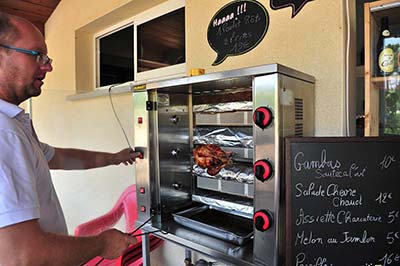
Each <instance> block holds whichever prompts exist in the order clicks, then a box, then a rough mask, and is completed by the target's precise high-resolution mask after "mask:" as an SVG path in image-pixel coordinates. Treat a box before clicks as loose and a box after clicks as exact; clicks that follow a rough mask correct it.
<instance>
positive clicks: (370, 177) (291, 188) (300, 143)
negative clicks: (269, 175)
mask: <svg viewBox="0 0 400 266" xmlns="http://www.w3.org/2000/svg"><path fill="white" fill-rule="evenodd" d="M285 145H286V155H285V156H286V159H285V168H286V180H285V181H286V184H285V187H286V189H285V197H286V245H287V248H286V261H287V265H289V266H291V265H296V266H355V265H356V266H390V265H392V266H394V265H400V191H399V190H400V137H379V138H378V137H376V138H375V137H373V138H372V137H371V138H288V139H286V142H285Z"/></svg>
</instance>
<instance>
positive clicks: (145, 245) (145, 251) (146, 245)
mask: <svg viewBox="0 0 400 266" xmlns="http://www.w3.org/2000/svg"><path fill="white" fill-rule="evenodd" d="M142 257H143V266H150V238H149V235H148V234H144V235H142Z"/></svg>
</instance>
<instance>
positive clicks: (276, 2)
mask: <svg viewBox="0 0 400 266" xmlns="http://www.w3.org/2000/svg"><path fill="white" fill-rule="evenodd" d="M311 1H312V0H271V2H270V3H271V8H272V9H274V10H277V9H281V8H285V7H290V6H291V7H292V18H294V16H296V15H297V14H298V13H299V12H300V10H301V9H302V8H303V7H304V6H305V4H307V2H311Z"/></svg>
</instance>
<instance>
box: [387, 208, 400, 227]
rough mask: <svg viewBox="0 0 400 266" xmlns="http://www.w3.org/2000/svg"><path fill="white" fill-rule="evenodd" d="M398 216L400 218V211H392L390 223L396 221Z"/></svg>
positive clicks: (389, 215)
mask: <svg viewBox="0 0 400 266" xmlns="http://www.w3.org/2000/svg"><path fill="white" fill-rule="evenodd" d="M398 218H400V211H398V210H394V211H390V212H389V214H388V222H387V223H388V224H391V223H394V222H395V221H396V220H397V219H398Z"/></svg>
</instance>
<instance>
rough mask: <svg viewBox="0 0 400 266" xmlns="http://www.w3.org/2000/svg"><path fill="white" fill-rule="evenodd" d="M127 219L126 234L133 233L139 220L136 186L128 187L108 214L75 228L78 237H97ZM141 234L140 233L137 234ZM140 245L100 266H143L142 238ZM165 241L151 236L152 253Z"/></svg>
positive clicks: (91, 265) (89, 264) (97, 259)
mask: <svg viewBox="0 0 400 266" xmlns="http://www.w3.org/2000/svg"><path fill="white" fill-rule="evenodd" d="M122 215H124V217H125V232H127V233H128V232H132V231H133V230H134V229H135V226H134V225H135V222H136V220H137V202H136V186H135V185H132V186H129V187H127V188H126V189H125V190H124V192H123V193H122V194H121V196H120V197H119V199H118V201H117V203H116V204H115V205H114V207H113V208H112V209H111V210H110V211H108V212H107V213H106V214H104V215H102V216H100V217H98V218H95V219H93V220H91V221H88V222H86V223H83V224H81V225H79V226H77V227H76V228H75V235H76V236H90V235H96V234H98V233H100V232H103V231H105V230H107V229H110V228H113V226H115V224H116V223H117V222H118V221H119V220H120V219H121V217H122ZM135 234H140V231H137V232H135ZM137 239H138V243H136V244H135V245H133V246H131V247H129V248H128V250H127V251H126V252H125V253H124V254H123V255H122V256H121V257H119V258H118V259H115V260H103V261H102V262H101V263H99V264H98V266H110V265H116V266H128V265H129V266H141V265H143V264H142V238H141V236H138V237H137ZM162 242H163V240H161V239H159V238H157V237H155V236H153V235H150V251H152V250H154V249H156V248H158V247H159V246H161V244H162ZM100 260H101V257H96V258H93V259H92V260H90V261H89V262H87V263H86V264H85V265H86V266H94V265H96V263H98V262H99V261H100Z"/></svg>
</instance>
